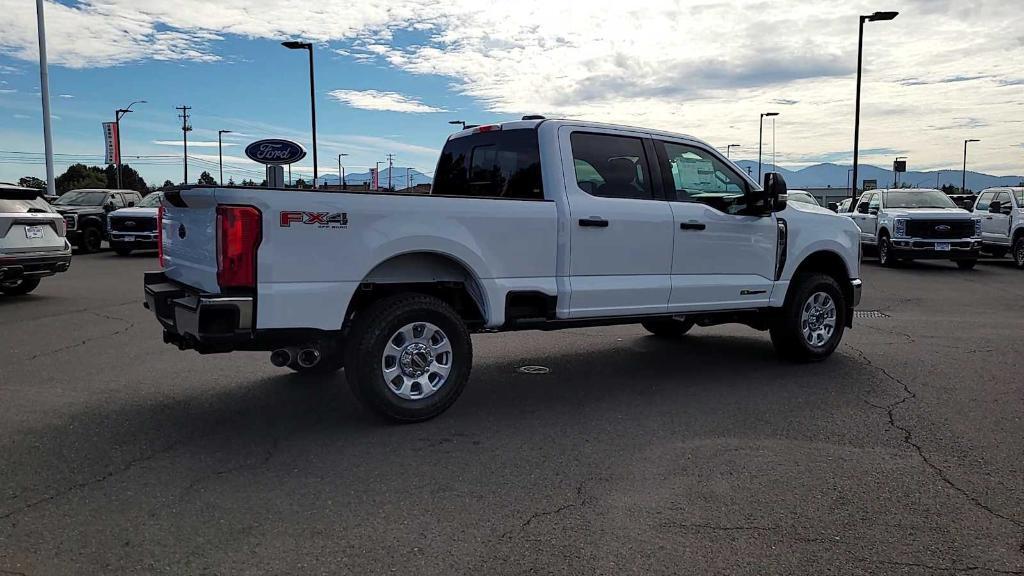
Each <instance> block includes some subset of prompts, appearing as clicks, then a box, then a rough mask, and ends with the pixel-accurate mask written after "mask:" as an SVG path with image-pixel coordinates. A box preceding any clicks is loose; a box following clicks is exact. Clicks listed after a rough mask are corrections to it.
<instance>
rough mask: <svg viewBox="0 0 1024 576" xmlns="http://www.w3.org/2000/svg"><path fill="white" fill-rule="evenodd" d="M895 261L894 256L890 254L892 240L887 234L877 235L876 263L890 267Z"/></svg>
mask: <svg viewBox="0 0 1024 576" xmlns="http://www.w3.org/2000/svg"><path fill="white" fill-rule="evenodd" d="M896 262H897V260H896V257H894V256H893V255H892V242H890V241H889V236H887V235H885V234H882V235H881V236H879V237H878V263H879V264H881V265H882V266H885V267H887V268H892V267H893V266H895V265H896Z"/></svg>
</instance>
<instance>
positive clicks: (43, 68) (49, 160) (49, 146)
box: [36, 0, 57, 196]
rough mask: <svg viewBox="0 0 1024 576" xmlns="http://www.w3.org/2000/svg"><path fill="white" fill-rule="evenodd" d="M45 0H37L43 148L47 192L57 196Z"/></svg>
mask: <svg viewBox="0 0 1024 576" xmlns="http://www.w3.org/2000/svg"><path fill="white" fill-rule="evenodd" d="M44 20H45V19H44V18H43V0H36V27H37V28H38V32H39V93H40V95H41V96H42V99H43V148H44V149H45V150H44V151H45V153H46V193H47V194H49V195H50V196H56V195H57V190H56V188H54V186H55V181H54V179H53V136H52V133H51V132H50V73H49V67H48V65H47V63H46V23H45V21H44Z"/></svg>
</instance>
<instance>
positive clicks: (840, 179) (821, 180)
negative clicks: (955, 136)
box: [736, 160, 1024, 192]
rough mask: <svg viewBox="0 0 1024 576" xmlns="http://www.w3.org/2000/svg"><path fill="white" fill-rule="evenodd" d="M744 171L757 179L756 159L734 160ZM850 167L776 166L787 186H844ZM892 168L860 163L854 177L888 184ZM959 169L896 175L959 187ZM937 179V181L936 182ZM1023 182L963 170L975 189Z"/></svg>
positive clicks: (922, 184) (924, 184) (766, 167)
mask: <svg viewBox="0 0 1024 576" xmlns="http://www.w3.org/2000/svg"><path fill="white" fill-rule="evenodd" d="M736 164H737V165H738V166H739V167H740V168H743V169H744V170H746V169H748V168H749V169H750V173H751V174H753V175H754V178H755V179H756V178H757V162H752V161H750V160H740V161H739V162H737V163H736ZM850 168H851V166H842V165H839V164H815V165H813V166H807V167H806V168H801V169H799V170H787V169H785V168H783V167H781V166H779V167H777V168H776V172H780V173H781V174H782V177H783V178H785V179H786V185H787V186H789V187H790V188H829V187H831V188H848V187H849V178H850V176H849V174H848V171H849V169H850ZM761 169H762V171H763V172H768V171H770V170H771V169H772V165H771V164H762V167H761ZM892 176H893V173H892V170H886V169H884V168H879V167H877V166H870V165H866V164H861V165H860V167H859V168H858V170H857V179H858V180H860V181H861V182H862V183H863V181H864V180H877V181H878V187H879V188H886V187H890V186H892V183H893V179H892ZM961 177H962V172H961V171H960V170H935V171H932V172H904V173H901V174H900V183H901V184H903V183H907V184H909V185H910V186H914V187H917V188H938V187H941V186H943V185H944V184H952V185H954V186H956V187H957V188H959V187H960V180H961ZM936 182H937V184H936ZM1021 182H1024V176H993V175H991V174H983V173H981V172H972V171H970V170H968V171H967V188H968V189H969V190H973V191H974V192H978V191H980V190H984V189H985V188H991V187H993V186H1018V185H1019V184H1020V183H1021Z"/></svg>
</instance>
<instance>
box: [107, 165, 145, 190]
mask: <svg viewBox="0 0 1024 576" xmlns="http://www.w3.org/2000/svg"><path fill="white" fill-rule="evenodd" d="M103 172H104V174H106V176H107V188H117V167H116V166H114V165H113V164H110V165H108V166H107V168H106V169H105V170H104V171H103ZM121 188H123V189H125V190H135V191H136V192H145V191H146V190H149V186H147V185H146V181H145V180H143V179H142V176H139V173H138V172H136V171H135V169H134V168H132V167H131V166H130V165H128V164H121Z"/></svg>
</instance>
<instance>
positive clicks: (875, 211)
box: [868, 206, 878, 216]
mask: <svg viewBox="0 0 1024 576" xmlns="http://www.w3.org/2000/svg"><path fill="white" fill-rule="evenodd" d="M868 214H870V215H872V216H878V208H871V207H870V206H869V207H868Z"/></svg>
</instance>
